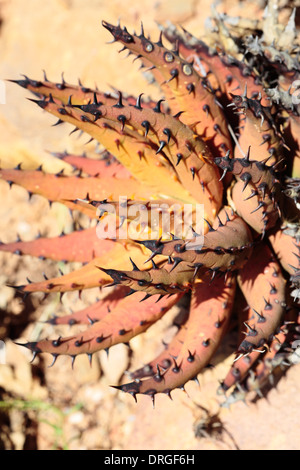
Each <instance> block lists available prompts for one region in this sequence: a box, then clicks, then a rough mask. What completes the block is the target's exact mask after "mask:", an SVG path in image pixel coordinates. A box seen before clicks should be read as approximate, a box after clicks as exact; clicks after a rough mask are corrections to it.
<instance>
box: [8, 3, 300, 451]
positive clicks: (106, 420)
mask: <svg viewBox="0 0 300 470" xmlns="http://www.w3.org/2000/svg"><path fill="white" fill-rule="evenodd" d="M41 4H42V5H43V6H41ZM223 8H224V9H226V11H230V12H232V13H233V14H245V11H244V10H245V9H244V8H243V5H242V6H241V7H239V6H236V5H235V3H234V2H229V1H228V2H223ZM209 9H210V2H209V1H207V0H205V1H201V2H200V1H197V0H185V2H182V1H180V0H178V1H174V0H173V1H171V0H166V1H163V0H162V1H160V2H153V1H150V0H145V1H143V2H139V1H137V0H129V1H127V2H126V9H125V10H124V5H123V2H120V1H119V0H111V1H110V2H104V1H102V0H89V1H88V2H87V1H85V0H49V1H48V2H43V3H42V2H40V1H38V0H27V1H26V2H24V1H23V0H6V1H5V0H2V1H0V19H1V23H0V28H1V29H0V57H1V61H0V79H3V80H4V79H8V78H12V79H16V78H19V77H20V74H28V75H29V76H30V77H32V78H36V79H39V78H41V77H42V70H43V69H45V70H46V71H47V75H48V77H49V79H51V80H54V81H60V80H61V73H62V72H64V77H65V79H66V80H67V81H68V82H71V83H74V82H77V79H78V77H80V79H81V80H82V82H83V83H84V84H85V85H86V86H94V84H95V82H96V83H97V85H98V87H99V88H100V89H104V90H109V86H110V85H112V86H114V87H116V88H118V89H125V90H126V91H128V92H130V93H134V94H136V95H137V94H139V93H140V92H145V93H151V94H152V96H154V97H159V91H158V90H156V89H155V88H154V89H151V88H150V87H149V86H148V85H147V84H146V82H145V80H144V78H143V77H142V75H141V74H140V73H139V71H138V64H137V62H135V64H133V65H132V60H131V59H130V58H129V59H125V58H124V56H120V55H119V54H118V52H117V51H118V49H119V48H120V47H119V46H117V45H115V44H113V45H106V42H107V41H109V40H110V38H109V34H108V33H107V31H105V30H104V29H103V28H102V27H101V20H102V19H105V20H107V21H111V22H116V21H117V20H118V19H120V20H121V21H122V23H126V25H127V26H128V28H129V29H139V27H140V26H139V24H140V21H141V20H142V21H143V23H144V27H145V29H146V31H148V32H149V34H151V35H153V37H158V32H157V27H156V22H166V21H167V20H171V21H173V22H180V23H181V24H182V25H184V26H185V27H186V28H188V29H190V30H191V31H192V32H193V33H194V34H197V35H201V32H203V25H204V21H205V18H206V17H207V16H208V15H209ZM247 14H248V15H255V14H256V6H255V5H252V6H251V9H250V10H249V11H248V12H247ZM5 87H6V103H5V104H0V135H1V139H0V140H1V142H0V160H1V165H3V166H9V167H11V166H14V165H15V164H18V163H20V162H22V165H24V167H25V166H31V167H35V166H37V165H38V164H40V163H43V164H44V165H45V167H46V168H48V169H49V171H55V170H56V169H57V167H56V165H57V164H56V162H54V161H53V159H52V158H51V156H50V155H49V151H64V150H65V149H67V150H69V151H73V150H74V151H78V152H80V151H82V148H83V143H84V142H85V141H86V139H83V140H82V139H79V140H77V139H75V138H74V137H69V136H68V133H69V132H68V131H69V128H67V126H58V127H51V125H52V124H53V123H54V122H55V119H54V118H53V117H51V116H49V115H46V114H43V113H42V112H41V110H38V109H37V108H36V106H34V105H33V103H31V102H30V101H28V100H26V97H29V93H28V92H26V91H25V90H23V89H21V88H19V87H17V86H16V85H14V84H12V83H9V82H6V83H5ZM85 149H86V151H87V152H89V151H93V146H92V145H91V144H89V145H88V146H85ZM0 200H1V205H0V220H1V223H0V240H3V241H6V242H7V241H12V240H15V239H16V237H17V234H19V235H20V236H21V238H22V239H26V240H29V239H31V238H33V237H34V236H35V235H36V234H37V233H38V230H42V233H43V234H45V235H49V236H53V235H56V234H58V233H60V231H61V230H62V229H65V230H66V231H68V230H70V229H71V228H72V221H71V220H70V217H69V215H68V212H67V211H65V210H64V209H63V208H62V207H61V206H59V205H58V204H57V205H55V204H54V205H53V206H52V208H51V209H49V207H48V204H47V202H46V201H45V200H43V199H42V198H40V197H33V198H32V199H31V201H29V202H28V195H27V193H26V192H25V191H23V190H22V189H21V188H17V187H15V186H13V187H12V189H9V186H8V185H7V183H4V182H1V181H0ZM0 265H1V271H0V284H1V286H0V315H1V323H0V338H1V339H4V340H5V343H6V362H7V363H6V365H0V400H1V401H0V406H1V407H2V411H1V408H0V449H53V448H57V449H61V448H64V449H127V450H133V449H151V450H155V449H156V450H160V449H168V450H170V449H182V450H183V449H200V450H202V449H215V450H218V449H237V448H239V449H269V450H271V449H299V448H300V432H299V431H300V425H299V422H300V419H299V418H300V412H299V410H300V394H299V389H300V374H299V371H300V367H299V366H296V367H294V368H291V369H290V370H288V372H287V374H286V376H285V377H284V378H283V379H282V380H281V381H280V382H279V384H278V386H277V388H274V389H273V390H271V392H270V393H269V394H268V396H267V398H264V399H261V400H258V401H257V402H249V403H248V404H247V405H246V404H244V403H242V402H239V403H237V404H236V405H235V406H233V407H232V408H231V409H225V408H221V409H220V407H219V403H220V401H221V400H220V399H219V398H218V397H217V396H216V389H217V387H218V379H220V378H221V377H223V376H224V374H225V371H226V369H227V367H228V365H229V364H230V363H231V360H232V357H233V356H229V357H228V354H230V353H231V352H232V349H231V347H230V344H232V343H233V341H234V338H230V337H229V338H228V341H225V343H226V344H227V345H228V346H226V348H225V349H223V350H222V351H221V352H220V354H219V355H218V356H217V358H216V367H215V368H214V369H210V370H207V371H205V373H204V374H202V375H201V377H200V378H199V379H200V387H198V386H197V385H196V384H195V383H189V384H188V385H187V387H186V390H187V393H184V392H182V391H175V392H174V393H173V401H170V400H169V399H168V398H167V397H166V396H158V397H157V400H156V406H155V409H153V408H152V404H151V400H150V398H149V397H144V396H142V397H139V399H138V403H137V404H135V403H134V401H133V400H132V398H131V397H130V396H127V395H125V394H122V393H120V392H117V391H116V390H114V389H112V388H110V387H109V385H111V384H115V383H118V381H119V380H120V378H121V377H122V375H123V371H124V370H126V369H127V368H129V367H131V366H132V367H134V366H140V365H141V364H142V362H143V361H146V360H147V359H149V358H150V357H153V356H154V354H155V352H156V351H157V350H158V348H159V347H161V344H160V340H159V341H157V340H156V338H157V337H159V338H164V337H167V335H168V334H170V331H169V330H168V325H169V322H170V321H171V319H172V316H174V315H175V314H176V311H173V312H170V313H169V314H168V315H166V317H165V318H164V319H163V320H162V321H160V322H158V324H157V325H154V326H153V327H152V328H151V329H150V330H149V331H148V332H147V334H146V335H145V337H142V338H136V339H135V340H134V341H132V344H131V347H132V349H133V352H134V354H133V355H131V354H130V350H129V349H128V348H127V347H126V346H124V345H120V346H116V347H114V348H112V349H111V351H110V354H109V357H108V358H107V357H106V354H105V353H103V354H102V353H100V354H99V355H97V356H95V357H94V361H93V366H92V367H90V366H89V365H88V362H87V359H86V358H79V359H78V360H77V361H76V363H75V367H74V370H73V371H72V369H71V365H70V360H68V358H60V359H59V360H58V361H57V363H56V364H55V366H54V367H53V368H49V367H48V366H49V364H50V360H49V358H44V357H41V358H37V359H36V360H35V361H34V363H33V364H30V363H29V361H30V359H31V358H30V357H29V355H28V354H27V351H26V350H21V349H20V348H19V347H18V346H16V345H15V344H14V343H13V341H15V340H20V339H24V340H25V339H26V340H31V339H34V338H36V337H38V336H39V335H40V334H41V331H43V336H45V335H46V336H47V335H49V336H50V335H51V334H53V331H54V330H53V329H52V327H51V326H47V327H45V326H44V325H43V324H42V321H43V320H45V319H46V318H47V317H48V316H49V315H50V314H52V313H53V312H57V311H63V308H68V307H74V308H77V309H78V308H80V306H81V305H84V304H88V303H90V302H91V301H92V300H93V298H94V297H95V295H96V293H95V292H87V293H86V294H84V295H83V298H82V300H81V301H79V300H78V298H77V296H76V295H66V296H64V297H63V301H62V302H63V306H61V305H60V304H59V300H58V298H57V297H55V296H53V297H51V298H49V300H47V301H45V302H44V303H43V302H41V297H40V296H38V295H36V296H31V297H30V298H28V299H27V300H26V301H25V302H23V301H22V299H21V298H20V297H18V296H15V293H14V290H13V289H11V288H9V287H7V284H22V283H23V282H24V281H25V279H26V277H27V276H28V277H29V278H32V279H34V280H38V279H40V278H41V277H42V273H43V272H46V273H47V274H48V275H53V274H57V272H58V268H59V267H60V268H61V269H63V270H64V272H67V269H70V268H68V267H67V266H64V265H62V264H59V265H57V264H56V263H52V262H42V261H40V260H35V259H32V258H30V257H24V258H23V259H22V260H21V259H19V257H18V256H17V255H1V257H0ZM141 350H142V351H144V354H143V357H141V355H140V351H141ZM224 358H226V359H225V361H223V360H224ZM213 423H214V425H213Z"/></svg>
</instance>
